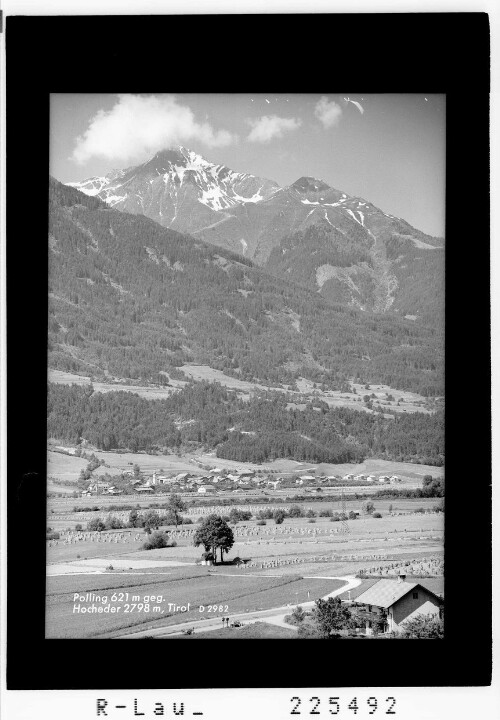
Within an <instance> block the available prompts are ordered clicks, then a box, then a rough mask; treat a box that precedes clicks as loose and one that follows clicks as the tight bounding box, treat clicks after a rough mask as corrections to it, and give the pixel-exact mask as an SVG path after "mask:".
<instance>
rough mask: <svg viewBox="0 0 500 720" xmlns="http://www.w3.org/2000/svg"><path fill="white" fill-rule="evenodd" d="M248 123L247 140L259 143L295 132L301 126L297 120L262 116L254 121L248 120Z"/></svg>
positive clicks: (300, 122)
mask: <svg viewBox="0 0 500 720" xmlns="http://www.w3.org/2000/svg"><path fill="white" fill-rule="evenodd" d="M248 123H249V125H251V127H252V129H251V131H250V134H249V135H248V138H247V140H250V142H261V143H265V142H269V141H270V140H272V139H273V138H280V137H283V134H284V133H285V132H291V131H292V130H297V128H299V127H300V126H301V125H302V121H301V120H299V119H298V118H283V117H278V116H277V115H263V116H262V117H260V118H257V119H256V120H248Z"/></svg>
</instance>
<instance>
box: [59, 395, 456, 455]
mask: <svg viewBox="0 0 500 720" xmlns="http://www.w3.org/2000/svg"><path fill="white" fill-rule="evenodd" d="M48 434H49V437H52V438H55V439H58V440H63V441H65V442H69V443H73V444H76V443H79V442H81V441H82V440H86V441H87V442H89V443H90V444H92V445H94V446H95V447H97V448H99V449H102V450H117V449H128V450H130V451H132V452H138V451H149V452H151V451H153V452H164V453H167V452H173V451H175V452H180V451H181V450H182V451H189V450H191V451H192V450H195V449H201V448H202V449H205V450H214V449H215V450H216V454H217V456H218V457H220V458H225V459H229V460H239V461H245V462H254V463H262V462H266V461H271V460H273V459H276V458H280V457H281V458H291V459H294V460H298V461H306V462H317V463H319V462H329V463H345V462H362V461H363V460H364V459H365V458H366V457H378V458H382V459H387V460H396V461H416V462H421V463H424V464H429V465H442V464H443V462H444V413H443V411H439V412H437V413H435V414H433V415H430V414H424V413H413V414H401V413H394V417H393V418H392V419H389V418H387V417H384V415H381V414H372V413H367V412H360V411H356V410H349V409H346V408H328V406H327V405H326V403H323V402H321V401H319V402H314V403H310V404H308V405H307V406H306V407H305V409H303V410H298V409H293V408H289V409H287V400H286V398H285V397H283V396H280V394H279V393H271V394H270V395H269V396H267V397H261V398H259V397H254V398H252V399H251V400H249V401H244V400H242V399H240V398H238V396H237V394H236V393H235V392H233V391H230V390H227V389H226V388H223V387H222V386H221V385H219V384H218V383H206V382H202V383H190V384H189V385H186V386H185V387H184V388H183V389H182V390H180V391H178V392H175V393H173V394H172V395H171V396H170V397H168V398H166V399H162V400H145V399H144V398H141V397H139V396H138V395H136V394H134V393H130V392H123V391H120V392H107V393H99V392H94V390H93V387H92V386H91V385H89V386H77V385H71V386H67V385H55V384H52V383H51V384H49V393H48Z"/></svg>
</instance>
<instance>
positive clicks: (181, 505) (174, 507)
mask: <svg viewBox="0 0 500 720" xmlns="http://www.w3.org/2000/svg"><path fill="white" fill-rule="evenodd" d="M186 508H187V505H186V503H185V502H184V501H183V499H182V498H181V496H180V495H176V494H175V493H172V494H171V495H170V497H169V498H168V503H167V510H168V513H169V514H170V515H171V516H172V518H173V520H174V523H175V527H176V529H177V525H178V524H179V522H180V521H181V520H182V516H181V512H184V511H185V510H186Z"/></svg>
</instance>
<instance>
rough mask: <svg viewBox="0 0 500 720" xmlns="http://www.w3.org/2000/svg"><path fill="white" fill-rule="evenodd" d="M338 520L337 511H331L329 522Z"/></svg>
mask: <svg viewBox="0 0 500 720" xmlns="http://www.w3.org/2000/svg"><path fill="white" fill-rule="evenodd" d="M339 520H340V517H339V514H338V513H333V515H332V517H331V518H330V522H338V521H339Z"/></svg>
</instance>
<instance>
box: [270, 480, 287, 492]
mask: <svg viewBox="0 0 500 720" xmlns="http://www.w3.org/2000/svg"><path fill="white" fill-rule="evenodd" d="M267 484H268V486H269V487H273V488H274V489H275V490H276V489H277V488H279V487H281V486H282V485H283V480H281V479H280V480H268V481H267Z"/></svg>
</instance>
